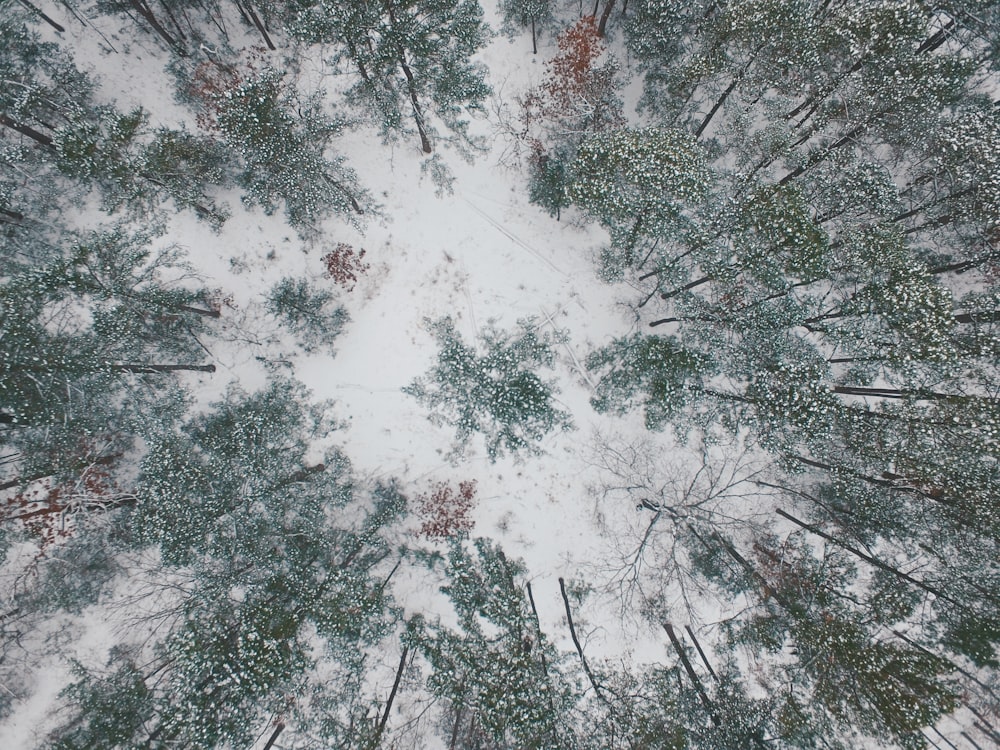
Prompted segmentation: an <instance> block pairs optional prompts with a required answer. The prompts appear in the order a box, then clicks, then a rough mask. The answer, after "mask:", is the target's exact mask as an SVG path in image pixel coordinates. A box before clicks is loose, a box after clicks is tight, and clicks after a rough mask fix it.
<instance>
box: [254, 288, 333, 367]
mask: <svg viewBox="0 0 1000 750" xmlns="http://www.w3.org/2000/svg"><path fill="white" fill-rule="evenodd" d="M267 310H268V312H269V313H271V314H272V315H274V316H275V317H276V318H277V319H278V320H280V321H281V322H282V323H284V324H285V325H286V326H288V328H289V330H291V331H292V332H293V333H294V334H295V335H296V337H298V339H299V340H300V341H301V342H302V345H303V346H304V347H305V349H306V351H311V350H313V349H315V348H317V347H323V348H325V349H327V350H329V347H331V346H332V345H333V342H334V340H335V339H336V338H337V336H338V335H340V333H341V331H342V330H343V328H344V325H345V324H346V323H347V321H348V315H347V311H346V310H345V309H344V308H343V307H341V306H337V305H336V304H335V303H334V296H333V294H332V293H331V292H329V291H328V290H326V289H321V288H319V287H317V286H316V285H315V284H314V283H312V282H311V281H310V280H309V279H305V278H300V279H293V278H292V277H290V276H286V277H285V278H283V279H281V280H280V281H279V282H278V283H277V284H275V285H274V286H273V287H271V290H270V291H269V292H268V296H267Z"/></svg>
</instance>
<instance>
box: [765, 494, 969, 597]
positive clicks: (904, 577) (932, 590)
mask: <svg viewBox="0 0 1000 750" xmlns="http://www.w3.org/2000/svg"><path fill="white" fill-rule="evenodd" d="M775 512H776V513H777V514H778V515H779V516H781V517H782V518H784V519H786V520H788V521H791V522H792V523H794V524H795V525H796V526H798V527H799V528H801V529H805V530H806V531H808V532H810V533H812V534H815V535H816V536H818V537H820V538H822V539H825V540H826V541H828V542H830V543H831V544H835V545H836V546H838V547H840V548H841V549H842V550H844V551H845V552H850V553H851V554H852V555H854V556H855V557H857V558H858V559H860V560H864V561H865V562H867V563H868V564H870V565H873V566H874V567H876V568H878V569H879V570H883V571H885V572H886V573H891V574H892V575H894V576H896V577H897V578H898V579H899V580H901V581H906V582H907V583H911V584H913V585H914V586H916V587H917V588H919V589H921V590H923V591H926V592H927V593H928V594H933V595H934V596H936V597H938V598H940V599H943V600H945V601H947V602H950V603H951V604H954V605H955V606H956V607H961V608H964V605H962V604H960V603H959V602H957V601H955V600H954V599H952V598H951V597H950V596H948V595H947V594H945V593H943V592H942V591H941V590H940V589H938V588H936V587H935V586H931V585H930V584H928V583H924V582H923V581H921V580H918V579H916V578H914V577H913V576H911V575H909V574H907V573H904V572H903V571H901V570H899V569H898V568H894V567H892V566H891V565H889V564H887V563H884V562H882V561H881V560H879V559H878V558H876V557H872V556H871V555H868V554H865V553H864V552H862V551H861V550H859V549H858V548H857V547H855V546H853V545H851V544H848V543H847V542H843V541H841V540H839V539H836V538H835V537H833V536H831V535H830V534H827V533H826V532H825V531H823V530H822V529H820V528H818V527H816V526H814V525H812V524H809V523H806V522H805V521H800V520H799V519H798V518H796V517H795V516H793V515H792V514H791V513H786V512H785V511H783V510H782V509H781V508H776V509H775Z"/></svg>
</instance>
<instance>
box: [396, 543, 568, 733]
mask: <svg viewBox="0 0 1000 750" xmlns="http://www.w3.org/2000/svg"><path fill="white" fill-rule="evenodd" d="M473 550H474V551H473ZM443 572H444V575H445V576H446V580H447V584H446V585H445V586H443V587H442V589H441V590H442V591H443V592H444V593H445V594H447V595H448V598H449V599H450V601H451V604H452V606H453V607H454V608H455V612H456V614H457V616H458V628H457V629H453V628H449V627H446V626H445V625H443V624H442V623H440V622H431V621H428V620H427V619H425V618H424V617H423V616H421V615H417V616H416V617H413V618H411V619H410V621H409V622H408V623H407V630H406V640H407V642H408V643H409V644H411V645H412V647H413V648H415V649H417V650H419V652H420V653H421V654H422V655H423V656H424V658H426V659H427V661H428V662H429V663H430V666H431V670H432V671H431V673H430V675H429V677H428V680H427V683H428V688H429V689H430V691H431V693H432V694H433V695H435V696H438V697H440V698H444V699H445V700H447V701H448V705H449V707H450V712H451V714H452V717H451V722H452V723H451V726H450V727H449V728H450V730H451V746H453V747H458V746H461V747H510V746H516V747H523V748H542V747H560V746H564V745H563V742H565V739H562V738H561V731H562V728H561V726H560V725H561V724H562V721H563V717H562V714H563V711H565V710H566V708H567V707H568V702H569V701H570V700H571V696H570V695H569V693H568V692H567V686H566V685H565V683H563V682H562V680H561V675H560V674H559V673H558V671H557V667H556V664H557V660H558V656H557V654H556V652H555V650H554V649H553V648H552V646H551V645H550V644H549V643H548V640H547V639H546V638H545V636H544V634H543V633H542V632H541V630H540V629H539V627H538V624H537V619H536V617H535V616H534V615H533V614H532V610H531V608H529V604H528V601H527V597H526V596H525V594H524V589H523V588H522V586H521V585H520V584H519V583H518V578H520V577H521V576H522V575H523V574H524V568H523V566H522V565H521V564H520V563H519V562H517V561H514V560H509V559H508V558H507V557H506V555H504V553H503V550H501V549H500V548H499V547H498V546H496V545H494V544H493V543H491V542H490V541H489V540H486V539H476V540H474V541H473V543H472V548H467V545H466V544H465V543H464V542H462V541H459V540H455V541H453V542H452V543H451V546H450V549H449V551H448V557H447V561H446V563H445V568H444V571H443ZM459 741H461V743H462V744H461V745H457V742H459Z"/></svg>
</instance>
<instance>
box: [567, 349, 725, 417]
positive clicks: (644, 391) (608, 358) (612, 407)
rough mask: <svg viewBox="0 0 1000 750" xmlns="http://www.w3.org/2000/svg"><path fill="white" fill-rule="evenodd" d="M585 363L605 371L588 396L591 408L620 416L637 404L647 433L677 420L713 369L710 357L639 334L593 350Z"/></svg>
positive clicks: (588, 367) (594, 368)
mask: <svg viewBox="0 0 1000 750" xmlns="http://www.w3.org/2000/svg"><path fill="white" fill-rule="evenodd" d="M586 364H587V369H588V370H594V371H599V372H603V373H604V374H603V375H602V376H601V379H600V381H599V382H598V384H597V388H596V390H595V393H594V396H593V398H591V404H592V405H593V407H594V408H595V409H596V410H597V411H599V412H611V413H617V414H624V413H625V412H626V411H628V410H629V409H630V408H633V407H634V406H641V408H642V409H643V412H644V414H645V418H646V426H647V427H649V428H650V429H662V428H663V427H664V426H666V425H667V424H669V423H670V420H672V419H675V418H677V417H679V416H680V415H681V414H682V412H683V410H684V408H685V407H687V406H689V405H690V403H691V402H692V401H693V400H694V399H696V398H697V394H696V393H694V392H693V391H694V389H695V388H696V387H697V386H699V385H700V382H701V379H702V378H705V377H706V376H707V375H708V374H709V373H710V372H711V368H712V363H711V361H710V360H709V359H707V358H706V357H703V356H701V355H700V354H698V353H697V352H692V351H689V350H687V349H686V348H685V347H684V346H683V345H681V344H680V343H679V342H676V341H674V340H672V339H671V338H669V337H665V336H645V335H643V334H638V333H636V334H633V335H632V336H629V337H627V338H622V339H617V340H615V341H613V342H612V343H610V344H608V345H607V346H605V347H602V348H601V349H598V350H596V351H594V352H591V354H590V355H589V356H588V357H587V362H586Z"/></svg>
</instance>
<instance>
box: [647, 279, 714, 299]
mask: <svg viewBox="0 0 1000 750" xmlns="http://www.w3.org/2000/svg"><path fill="white" fill-rule="evenodd" d="M714 280H715V278H714V277H712V276H702V277H701V278H700V279H695V280H694V281H691V282H688V283H687V284H685V285H684V286H679V287H677V288H676V289H674V290H672V291H669V292H664V293H663V294H661V295H660V299H670V298H671V297H676V296H677V295H678V294H682V293H684V292H687V291H690V290H691V289H694V288H695V287H698V286H701V285H702V284H707V283H708V282H710V281H714Z"/></svg>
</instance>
